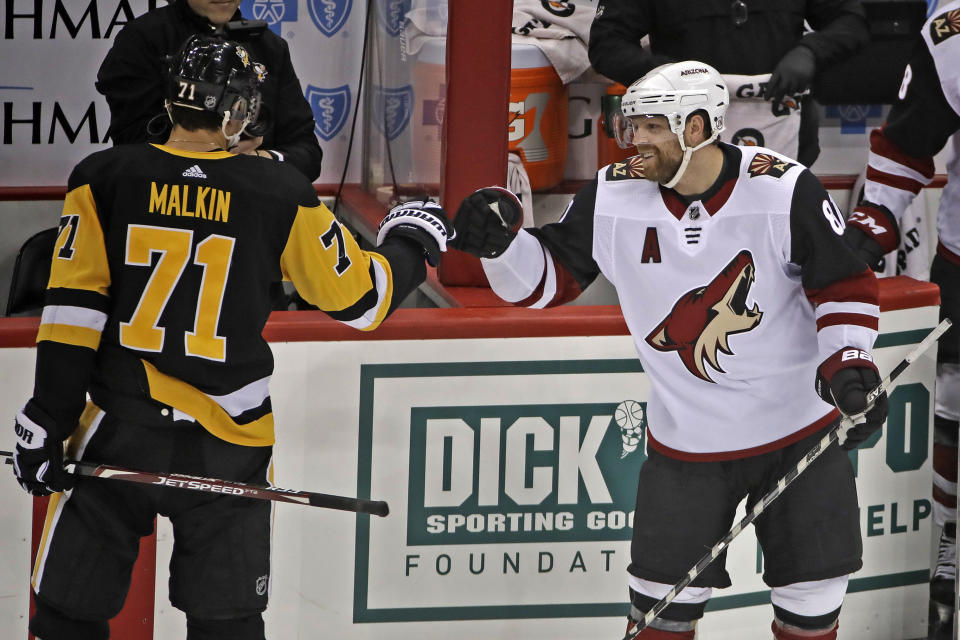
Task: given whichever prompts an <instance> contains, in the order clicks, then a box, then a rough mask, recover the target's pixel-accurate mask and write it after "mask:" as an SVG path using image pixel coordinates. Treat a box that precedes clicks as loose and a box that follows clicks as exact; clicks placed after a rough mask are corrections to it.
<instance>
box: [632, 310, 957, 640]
mask: <svg viewBox="0 0 960 640" xmlns="http://www.w3.org/2000/svg"><path fill="white" fill-rule="evenodd" d="M950 325H951V322H950V320H949V319H944V320H943V322H941V323H940V324H938V325H937V326H936V327H934V328H933V330H932V331H931V332H930V333H929V334H927V336H926V337H925V338H924V339H923V340H921V341H920V344H918V345H917V346H916V347H914V348H913V350H911V351H910V353H908V354H907V357H906V358H904V359H903V360H902V361H901V362H900V364H898V365H897V366H896V367H894V368H893V370H892V371H890V373H889V374H888V375H887V377H886V378H884V379H883V381H882V382H881V383H880V384H879V385H878V386H877V388H876V389H874V390H873V391H871V392H870V393H868V394H867V407H868V408H870V407H872V406H873V403H874V402H876V400H877V398H879V397H880V395H881V394H883V393H885V392H886V391H889V390H890V389H891V388H892V383H893V381H894V380H896V379H897V377H898V376H899V375H900V374H901V373H903V372H904V370H905V369H906V368H907V367H909V366H910V365H911V364H912V363H913V362H914V361H915V360H916V359H917V358H919V357H920V356H921V355H923V353H924V352H925V351H926V350H927V349H929V348H930V347H931V346H932V345H933V343H935V342H936V341H937V340H939V339H940V336H942V335H943V334H944V333H945V332H946V331H947V329H949V328H950ZM864 413H865V412H864ZM861 415H863V414H862V413H861V414H858V415H857V416H844V417H843V420H841V421H840V424H839V426H837V427H835V428H833V429H830V431H829V433H827V434H826V435H825V436H823V438H822V439H821V440H820V442H818V443H817V444H816V445H814V446H813V448H812V449H810V451H808V452H807V454H806V455H805V456H803V458H802V459H801V460H800V461H799V462H798V463H797V464H796V466H795V467H794V468H793V469H791V470H790V471H788V472H787V473H786V475H784V476H783V477H782V478H780V480H779V481H777V486H776V487H774V488H773V489H771V490H770V491H769V492H768V493H767V494H766V495H765V496H763V498H761V499H760V500H759V501H757V503H756V504H755V505H754V506H753V509H751V510H750V513H748V514H747V515H746V516H744V517H743V518H742V519H741V520H740V521H739V522H737V523H736V524H735V525H733V528H732V529H730V531H728V532H727V535H725V536H723V538H722V539H721V540H720V541H719V542H717V544H715V545H714V546H713V548H712V549H710V551H708V552H707V553H706V554H704V556H703V557H701V558H700V559H699V560H698V561H697V563H696V564H695V565H694V566H693V568H692V569H690V571H688V572H687V575H685V576H684V577H683V579H681V580H680V582H678V583H677V584H675V585H674V586H673V587H672V588H671V589H670V591H669V592H667V595H665V596H663V598H661V599H660V600H659V601H658V602H657V603H656V604H655V605H653V607H652V608H651V609H650V611H648V612H647V613H646V614H645V615H644V616H643V619H642V620H639V621H637V626H636V627H634V628H632V629H630V630H629V631H628V632H627V635H626V636H624V638H623V640H634V638H636V637H637V636H638V635H640V632H641V631H643V630H644V629H646V628H647V627H648V626H649V625H650V623H651V622H653V621H654V620H656V619H657V617H658V616H659V615H660V614H661V613H663V610H664V609H666V608H667V606H668V605H669V604H670V603H671V602H673V600H674V599H675V598H676V597H677V596H678V595H679V594H680V592H681V591H683V590H684V589H685V588H686V587H687V586H688V585H689V584H690V583H691V582H693V581H694V580H695V579H696V578H697V576H698V575H700V573H702V572H703V570H704V569H706V568H707V566H709V565H710V563H712V562H713V561H714V560H716V559H717V557H719V556H720V554H722V553H723V552H724V551H725V550H726V549H727V547H728V546H729V545H730V543H731V542H732V541H733V539H734V538H736V537H737V536H738V535H740V533H741V532H742V531H743V530H744V529H746V528H747V526H748V525H750V524H751V523H752V522H753V521H754V520H756V519H757V517H759V516H760V514H761V513H763V511H764V509H766V508H767V507H768V506H770V503H772V502H773V501H774V500H776V499H777V498H779V497H780V495H781V494H782V493H783V492H784V490H785V489H786V488H787V486H788V485H789V484H790V483H791V482H793V481H794V480H796V479H797V477H798V476H799V475H800V474H801V473H803V472H804V470H805V469H806V468H807V467H808V466H810V463H811V462H813V461H814V460H816V459H817V458H818V457H820V454H821V453H823V452H824V451H826V449H827V447H829V446H830V445H831V444H833V443H834V442H836V441H837V440H838V439H839V438H840V437H841V435H843V434H845V433H846V432H847V431H848V430H849V429H850V428H851V427H853V425H854V419H855V418H857V417H859V416H861Z"/></svg>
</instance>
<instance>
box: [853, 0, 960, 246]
mask: <svg viewBox="0 0 960 640" xmlns="http://www.w3.org/2000/svg"><path fill="white" fill-rule="evenodd" d="M958 60H960V1H958V0H955V1H954V2H951V3H949V4H947V5H946V6H944V7H943V8H942V9H941V10H939V11H938V12H937V13H936V14H935V15H933V16H931V17H930V18H929V19H928V20H927V22H926V24H925V25H924V27H923V29H922V31H921V35H920V37H919V38H918V39H917V43H916V45H915V47H914V51H913V54H912V55H911V58H910V62H909V64H908V65H907V67H906V69H905V71H904V77H903V83H902V85H901V87H900V93H899V99H898V101H897V102H896V103H894V105H893V106H892V108H891V109H890V113H889V115H888V116H887V121H886V123H885V124H884V126H883V127H882V128H881V129H875V130H874V131H872V132H871V134H870V155H869V158H868V166H867V175H866V184H865V185H864V200H866V201H867V202H868V203H873V204H876V205H882V206H884V207H886V208H887V209H889V210H890V211H891V212H892V213H893V214H894V216H895V217H896V218H897V220H900V219H901V218H902V216H903V213H904V211H905V210H906V209H907V207H908V206H909V205H910V203H911V202H913V199H914V198H915V197H916V195H917V194H918V193H919V192H920V189H922V188H923V187H924V186H926V185H927V184H929V183H930V181H931V180H932V179H933V175H934V163H933V156H934V155H935V154H937V153H938V152H939V151H940V150H941V149H943V148H944V146H945V145H946V144H947V143H948V140H949V139H950V138H951V136H953V142H952V144H953V147H954V154H953V159H952V160H951V161H950V162H949V163H948V165H947V174H948V181H947V185H946V186H945V187H944V189H943V193H942V194H941V196H940V209H939V214H938V216H937V231H938V235H939V245H938V247H937V251H938V252H939V253H940V254H941V255H942V256H943V257H944V258H946V259H948V260H950V261H951V262H953V263H954V264H960V160H958V159H957V154H958V152H960V140H958V139H957V137H956V136H955V135H954V134H956V133H957V131H958V130H960V65H958V64H957V61H958ZM849 222H850V223H851V224H854V225H857V226H860V227H861V228H864V230H865V231H867V232H868V233H870V234H871V235H872V236H873V237H875V238H876V239H877V240H878V242H880V243H881V246H882V247H883V248H885V249H890V250H892V249H893V248H895V247H896V246H897V243H898V241H899V238H896V237H895V230H894V229H893V228H892V227H889V225H887V224H886V223H885V222H884V219H883V216H882V215H880V214H877V213H875V212H873V211H871V209H870V207H869V206H862V207H858V211H856V212H854V213H853V214H851V217H850V221H849Z"/></svg>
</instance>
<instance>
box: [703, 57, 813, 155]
mask: <svg viewBox="0 0 960 640" xmlns="http://www.w3.org/2000/svg"><path fill="white" fill-rule="evenodd" d="M721 75H722V76H723V81H724V82H725V83H726V84H727V90H728V91H729V92H730V106H729V107H728V108H727V116H726V131H724V132H723V134H721V137H722V138H723V139H724V140H729V141H730V142H732V143H733V144H738V145H742V146H758V147H767V148H768V149H773V150H774V151H779V152H780V153H782V154H783V155H785V156H787V157H788V158H794V159H796V157H797V153H798V151H799V142H798V141H799V139H800V97H801V96H802V95H803V94H798V95H796V96H785V97H784V99H783V104H781V105H780V106H779V107H778V108H777V109H776V110H775V109H774V105H773V102H771V101H770V100H765V99H764V98H763V97H761V90H762V88H763V86H764V85H765V84H766V83H767V82H769V81H770V74H769V73H764V74H761V75H756V76H743V75H736V74H721Z"/></svg>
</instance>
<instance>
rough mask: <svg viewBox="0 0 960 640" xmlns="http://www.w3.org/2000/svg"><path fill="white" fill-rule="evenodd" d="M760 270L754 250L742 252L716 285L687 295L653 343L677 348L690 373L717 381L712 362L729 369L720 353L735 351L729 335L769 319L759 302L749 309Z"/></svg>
mask: <svg viewBox="0 0 960 640" xmlns="http://www.w3.org/2000/svg"><path fill="white" fill-rule="evenodd" d="M755 271H756V267H754V264H753V256H752V255H750V252H749V251H746V250H744V251H741V252H740V253H738V254H737V256H736V257H735V258H734V259H733V260H731V261H730V264H728V265H727V266H726V267H724V268H723V270H722V271H721V272H720V273H719V274H717V277H715V278H714V279H713V280H712V281H711V282H710V284H708V285H706V286H703V287H699V288H697V289H694V290H692V291H688V292H687V293H685V294H683V295H682V296H681V297H680V299H679V300H677V302H676V304H674V305H673V309H671V310H670V313H669V314H668V315H667V317H666V318H665V319H664V320H663V322H661V323H660V324H659V325H658V326H657V328H656V329H654V330H653V331H651V332H650V335H648V336H647V338H646V340H647V344H649V345H650V346H651V347H653V348H654V349H656V350H658V351H676V352H677V355H678V356H680V360H682V361H683V364H684V365H685V366H686V367H687V369H688V370H689V371H690V373H692V374H693V375H695V376H697V377H698V378H700V379H702V380H706V381H707V382H713V380H712V379H711V378H710V375H709V373H708V372H707V364H708V363H709V364H710V366H711V367H713V368H714V369H716V370H717V371H719V372H720V373H723V372H724V371H723V367H721V366H720V363H719V361H718V355H719V352H720V351H722V352H723V353H725V354H727V355H733V351H731V350H730V345H729V344H728V342H727V340H728V338H729V337H730V336H731V335H732V334H734V333H743V332H744V331H750V330H751V329H753V328H754V327H755V326H757V325H758V324H759V323H760V318H762V317H763V312H762V311H760V309H759V308H758V307H757V304H756V303H754V305H753V308H752V309H748V308H747V294H749V293H750V287H751V286H752V285H753V281H754V274H755Z"/></svg>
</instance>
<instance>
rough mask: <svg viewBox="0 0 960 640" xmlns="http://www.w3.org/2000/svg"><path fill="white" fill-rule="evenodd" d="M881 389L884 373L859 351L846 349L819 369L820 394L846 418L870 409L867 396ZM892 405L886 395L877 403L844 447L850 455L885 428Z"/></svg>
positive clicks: (817, 383)
mask: <svg viewBox="0 0 960 640" xmlns="http://www.w3.org/2000/svg"><path fill="white" fill-rule="evenodd" d="M878 386H880V372H879V371H877V365H875V364H874V363H873V358H872V357H871V356H870V354H869V353H867V352H866V351H863V350H861V349H857V348H856V347H844V348H843V349H840V350H839V351H837V352H836V353H834V354H833V355H832V356H830V357H829V358H827V359H826V360H824V361H823V363H821V364H820V366H819V367H818V368H817V382H816V388H817V394H818V395H819V396H820V397H821V398H823V400H824V402H828V403H830V404H832V405H834V406H836V407H837V408H838V409H840V411H841V412H843V413H845V414H846V415H857V414H860V413H863V412H864V410H865V409H867V394H868V393H870V392H871V391H873V390H874V389H876V388H877V387H878ZM888 411H889V405H888V403H887V394H886V393H885V392H884V393H882V394H880V396H879V397H878V398H877V399H876V400H875V401H874V403H873V406H872V407H871V408H870V409H869V410H867V412H866V415H864V416H863V421H862V422H859V423H857V424H855V425H854V426H853V428H851V429H850V430H849V431H848V432H847V435H846V438H845V439H844V440H843V441H842V442H841V443H840V447H841V448H843V449H846V450H847V451H850V450H851V449H856V448H857V447H858V446H859V445H860V443H862V442H863V441H864V440H866V439H867V438H869V437H870V435H871V434H873V432H874V431H876V430H877V429H879V428H880V427H882V426H883V423H884V421H885V420H886V419H887V412H888Z"/></svg>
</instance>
